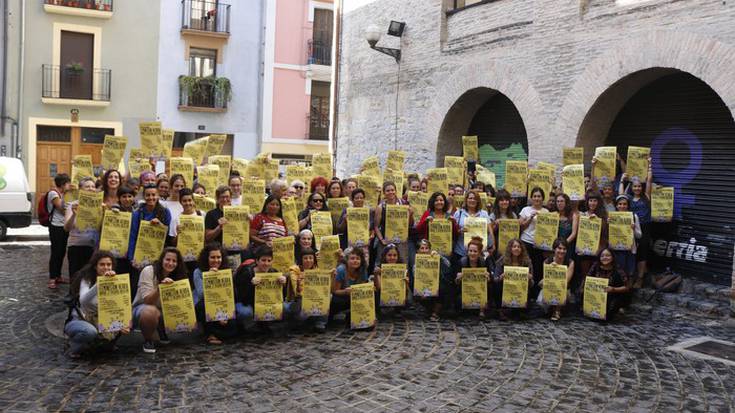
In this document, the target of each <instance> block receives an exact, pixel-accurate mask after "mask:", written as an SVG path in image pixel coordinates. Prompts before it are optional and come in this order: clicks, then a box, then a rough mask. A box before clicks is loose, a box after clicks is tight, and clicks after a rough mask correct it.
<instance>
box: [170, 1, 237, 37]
mask: <svg viewBox="0 0 735 413" xmlns="http://www.w3.org/2000/svg"><path fill="white" fill-rule="evenodd" d="M181 29H182V30H199V31H205V32H212V33H230V5H229V4H223V3H220V2H218V1H201V0H182V1H181Z"/></svg>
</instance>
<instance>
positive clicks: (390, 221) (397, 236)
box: [383, 205, 408, 242]
mask: <svg viewBox="0 0 735 413" xmlns="http://www.w3.org/2000/svg"><path fill="white" fill-rule="evenodd" d="M383 237H384V238H385V239H386V240H388V241H392V242H405V241H408V205H386V206H385V234H383Z"/></svg>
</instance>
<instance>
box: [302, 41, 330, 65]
mask: <svg viewBox="0 0 735 413" xmlns="http://www.w3.org/2000/svg"><path fill="white" fill-rule="evenodd" d="M308 46H309V47H308V49H309V61H308V63H309V64H310V65H324V66H331V65H332V42H331V41H326V40H318V39H313V40H309V44H308Z"/></svg>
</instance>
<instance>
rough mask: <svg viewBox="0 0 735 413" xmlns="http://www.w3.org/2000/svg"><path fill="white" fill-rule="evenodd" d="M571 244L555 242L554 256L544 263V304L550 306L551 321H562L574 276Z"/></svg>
mask: <svg viewBox="0 0 735 413" xmlns="http://www.w3.org/2000/svg"><path fill="white" fill-rule="evenodd" d="M568 249H569V244H567V241H566V240H565V239H563V238H557V239H556V241H554V255H552V256H551V257H549V258H547V259H546V261H544V279H543V291H542V295H543V302H544V304H546V305H548V306H549V312H550V313H551V321H559V319H561V309H562V307H563V306H564V304H566V301H567V289H568V288H569V286H570V285H571V282H572V277H573V276H574V260H572V259H570V258H569V256H568V255H567V251H568Z"/></svg>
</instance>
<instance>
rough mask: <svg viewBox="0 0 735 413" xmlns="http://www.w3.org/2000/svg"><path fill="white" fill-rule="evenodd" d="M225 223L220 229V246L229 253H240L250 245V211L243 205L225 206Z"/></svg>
mask: <svg viewBox="0 0 735 413" xmlns="http://www.w3.org/2000/svg"><path fill="white" fill-rule="evenodd" d="M224 213H225V215H224V217H225V219H226V220H227V223H226V224H225V225H224V227H223V228H222V246H223V247H225V249H227V250H230V251H241V250H244V249H246V248H247V247H248V244H250V209H249V208H248V207H247V206H245V205H238V206H225V207H224Z"/></svg>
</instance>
